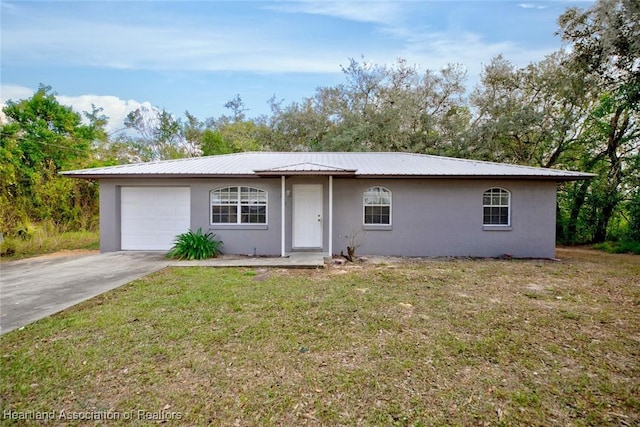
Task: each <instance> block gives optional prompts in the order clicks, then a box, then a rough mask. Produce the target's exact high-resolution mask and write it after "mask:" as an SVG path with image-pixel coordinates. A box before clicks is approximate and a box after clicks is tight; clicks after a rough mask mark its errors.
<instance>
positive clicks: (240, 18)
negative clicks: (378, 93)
mask: <svg viewBox="0 0 640 427" xmlns="http://www.w3.org/2000/svg"><path fill="white" fill-rule="evenodd" d="M591 4H592V2H591V1H531V2H528V1H511V0H502V1H473V0H467V1H426V0H425V1H418V0H415V1H390V0H388V1H357V0H356V1H345V2H334V1H315V0H313V1H295V2H289V1H44V2H39V1H6V0H2V2H1V3H0V13H1V30H0V36H1V43H2V44H1V74H0V84H1V86H0V102H5V101H6V100H7V99H21V98H25V97H28V96H30V95H31V94H32V93H33V91H34V90H35V89H37V87H38V85H39V84H40V83H44V84H47V85H50V86H52V87H53V89H54V90H55V91H56V92H57V93H58V95H59V99H60V101H61V102H63V103H65V104H67V105H72V106H73V107H74V108H76V109H78V110H83V109H84V110H88V109H90V105H91V103H94V104H96V105H98V106H101V107H103V108H104V110H105V114H106V115H108V116H110V117H111V118H112V122H113V123H111V126H112V129H115V128H117V127H118V126H119V125H120V123H121V121H122V119H123V117H124V116H125V115H126V113H127V112H128V111H130V110H132V109H134V108H136V107H138V106H140V105H145V106H148V107H150V106H158V107H161V108H166V109H167V110H168V111H171V112H172V113H174V114H175V115H176V116H182V114H183V113H184V111H185V110H188V111H189V112H191V113H192V114H195V115H196V116H197V117H198V118H200V119H201V120H204V119H205V118H207V117H212V116H219V115H221V114H225V113H229V111H228V110H226V109H225V108H224V104H225V102H226V101H228V100H230V99H232V98H233V97H234V96H235V95H236V94H240V96H241V97H242V99H243V100H244V102H245V104H246V107H247V108H249V111H248V112H247V115H248V116H250V117H255V116H258V115H260V114H265V113H268V111H269V109H268V105H267V100H268V99H269V98H270V97H271V96H273V95H275V96H276V98H277V99H284V103H285V104H289V103H291V102H293V101H299V100H301V99H302V98H304V97H310V96H312V95H313V94H314V91H315V88H317V87H319V86H331V85H335V84H338V83H341V82H342V81H343V74H342V72H341V65H345V66H346V65H348V63H349V58H355V59H357V60H364V61H367V62H373V63H377V64H391V63H394V62H395V61H396V59H397V58H398V57H401V58H404V59H406V60H407V61H408V63H409V64H413V65H416V66H417V67H419V68H420V69H440V68H442V67H443V66H445V65H446V64H448V63H458V64H462V65H463V66H464V67H465V68H466V69H467V70H468V76H469V77H468V82H469V83H468V86H469V87H471V86H473V84H474V83H475V82H477V81H478V79H479V74H480V72H481V70H482V66H483V64H487V63H488V62H489V61H490V60H491V58H492V57H494V56H496V55H498V54H503V55H504V56H505V57H506V58H507V59H508V60H510V61H511V62H513V63H514V64H516V65H521V66H522V65H526V64H528V63H530V62H534V61H538V60H540V59H542V58H543V57H544V56H545V55H546V54H548V53H551V52H553V51H555V50H557V49H559V48H560V47H561V46H562V43H561V40H560V39H559V38H558V37H556V36H554V32H555V31H556V30H557V24H556V22H557V18H558V16H559V15H560V14H561V13H562V12H563V11H564V10H565V9H566V8H567V7H571V6H578V7H580V8H588V7H589V6H590V5H591Z"/></svg>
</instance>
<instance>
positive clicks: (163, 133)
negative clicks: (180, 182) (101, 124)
mask: <svg viewBox="0 0 640 427" xmlns="http://www.w3.org/2000/svg"><path fill="white" fill-rule="evenodd" d="M124 125H125V127H126V128H127V129H130V130H133V131H136V132H137V133H138V136H137V137H135V138H127V137H125V138H127V139H128V140H129V143H130V144H131V145H132V147H134V148H135V150H134V151H137V152H138V155H137V157H138V158H137V159H132V160H137V161H149V160H167V159H178V158H182V157H189V156H193V155H196V154H197V153H195V152H193V151H191V150H190V148H191V147H190V146H189V144H187V142H186V141H185V138H184V136H183V135H182V123H181V121H180V119H176V118H174V117H173V115H172V114H171V113H169V112H168V111H167V110H165V109H164V108H163V109H158V108H153V109H151V108H147V107H144V106H142V107H139V108H137V109H135V110H134V111H132V112H130V113H129V114H128V115H127V117H126V119H125V121H124Z"/></svg>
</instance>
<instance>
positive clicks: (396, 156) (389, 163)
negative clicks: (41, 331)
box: [62, 152, 594, 181]
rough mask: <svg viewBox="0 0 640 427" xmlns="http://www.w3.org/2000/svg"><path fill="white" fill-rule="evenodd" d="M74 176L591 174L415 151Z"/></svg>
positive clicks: (159, 166) (264, 156) (229, 159)
mask: <svg viewBox="0 0 640 427" xmlns="http://www.w3.org/2000/svg"><path fill="white" fill-rule="evenodd" d="M62 175H64V176H67V177H72V178H85V179H104V178H131V177H140V178H144V177H148V178H172V177H174V178H188V177H212V178H213V177H252V176H253V177H255V176H280V175H350V176H355V177H362V178H370V177H397V178H414V177H416V178H417V177H423V178H518V179H542V180H545V179H546V180H556V181H571V180H579V179H589V178H591V177H593V176H594V175H593V174H589V173H582V172H573V171H564V170H557V169H546V168H536V167H530V166H519V165H511V164H506V163H492V162H484V161H478V160H467V159H457V158H452V157H441V156H432V155H426V154H414V153H378V152H375V153H372V152H365V153H362V152H358V153H353V152H348V153H335V152H332V153H329V152H313V153H309V152H286V153H285V152H246V153H236V154H225V155H219V156H208V157H190V158H186V159H177V160H162V161H155V162H147V163H134V164H126V165H120V166H108V167H101V168H93V169H81V170H73V171H66V172H62Z"/></svg>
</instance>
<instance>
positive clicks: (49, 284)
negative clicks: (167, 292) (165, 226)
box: [0, 252, 169, 334]
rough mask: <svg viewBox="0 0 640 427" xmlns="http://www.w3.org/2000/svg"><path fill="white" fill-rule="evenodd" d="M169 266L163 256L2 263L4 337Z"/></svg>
mask: <svg viewBox="0 0 640 427" xmlns="http://www.w3.org/2000/svg"><path fill="white" fill-rule="evenodd" d="M167 265H169V260H167V259H166V258H165V257H164V253H162V252H110V253H104V254H82V255H78V254H76V255H64V256H59V255H58V256H41V257H37V258H29V259H24V260H20V261H11V262H6V263H3V264H0V333H1V334H4V333H6V332H9V331H11V330H13V329H17V328H19V327H21V326H24V325H26V324H28V323H31V322H34V321H36V320H39V319H42V318H44V317H47V316H50V315H51V314H53V313H57V312H59V311H62V310H64V309H65V308H68V307H71V306H72V305H75V304H78V303H79V302H82V301H85V300H88V299H90V298H92V297H94V296H96V295H99V294H101V293H103V292H106V291H109V290H111V289H114V288H117V287H118V286H122V285H124V284H125V283H128V282H130V281H132V280H135V279H137V278H140V277H143V276H146V275H147V274H149V273H152V272H154V271H157V270H160V269H162V268H164V267H166V266H167Z"/></svg>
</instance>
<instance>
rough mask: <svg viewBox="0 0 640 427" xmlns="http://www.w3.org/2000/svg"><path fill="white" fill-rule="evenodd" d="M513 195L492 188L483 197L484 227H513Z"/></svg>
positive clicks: (502, 189)
mask: <svg viewBox="0 0 640 427" xmlns="http://www.w3.org/2000/svg"><path fill="white" fill-rule="evenodd" d="M510 207H511V193H509V192H508V191H507V190H505V189H504V188H490V189H488V190H487V191H485V192H484V195H483V197H482V211H483V213H482V224H483V225H504V226H509V225H511V215H510V212H509V210H510Z"/></svg>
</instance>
